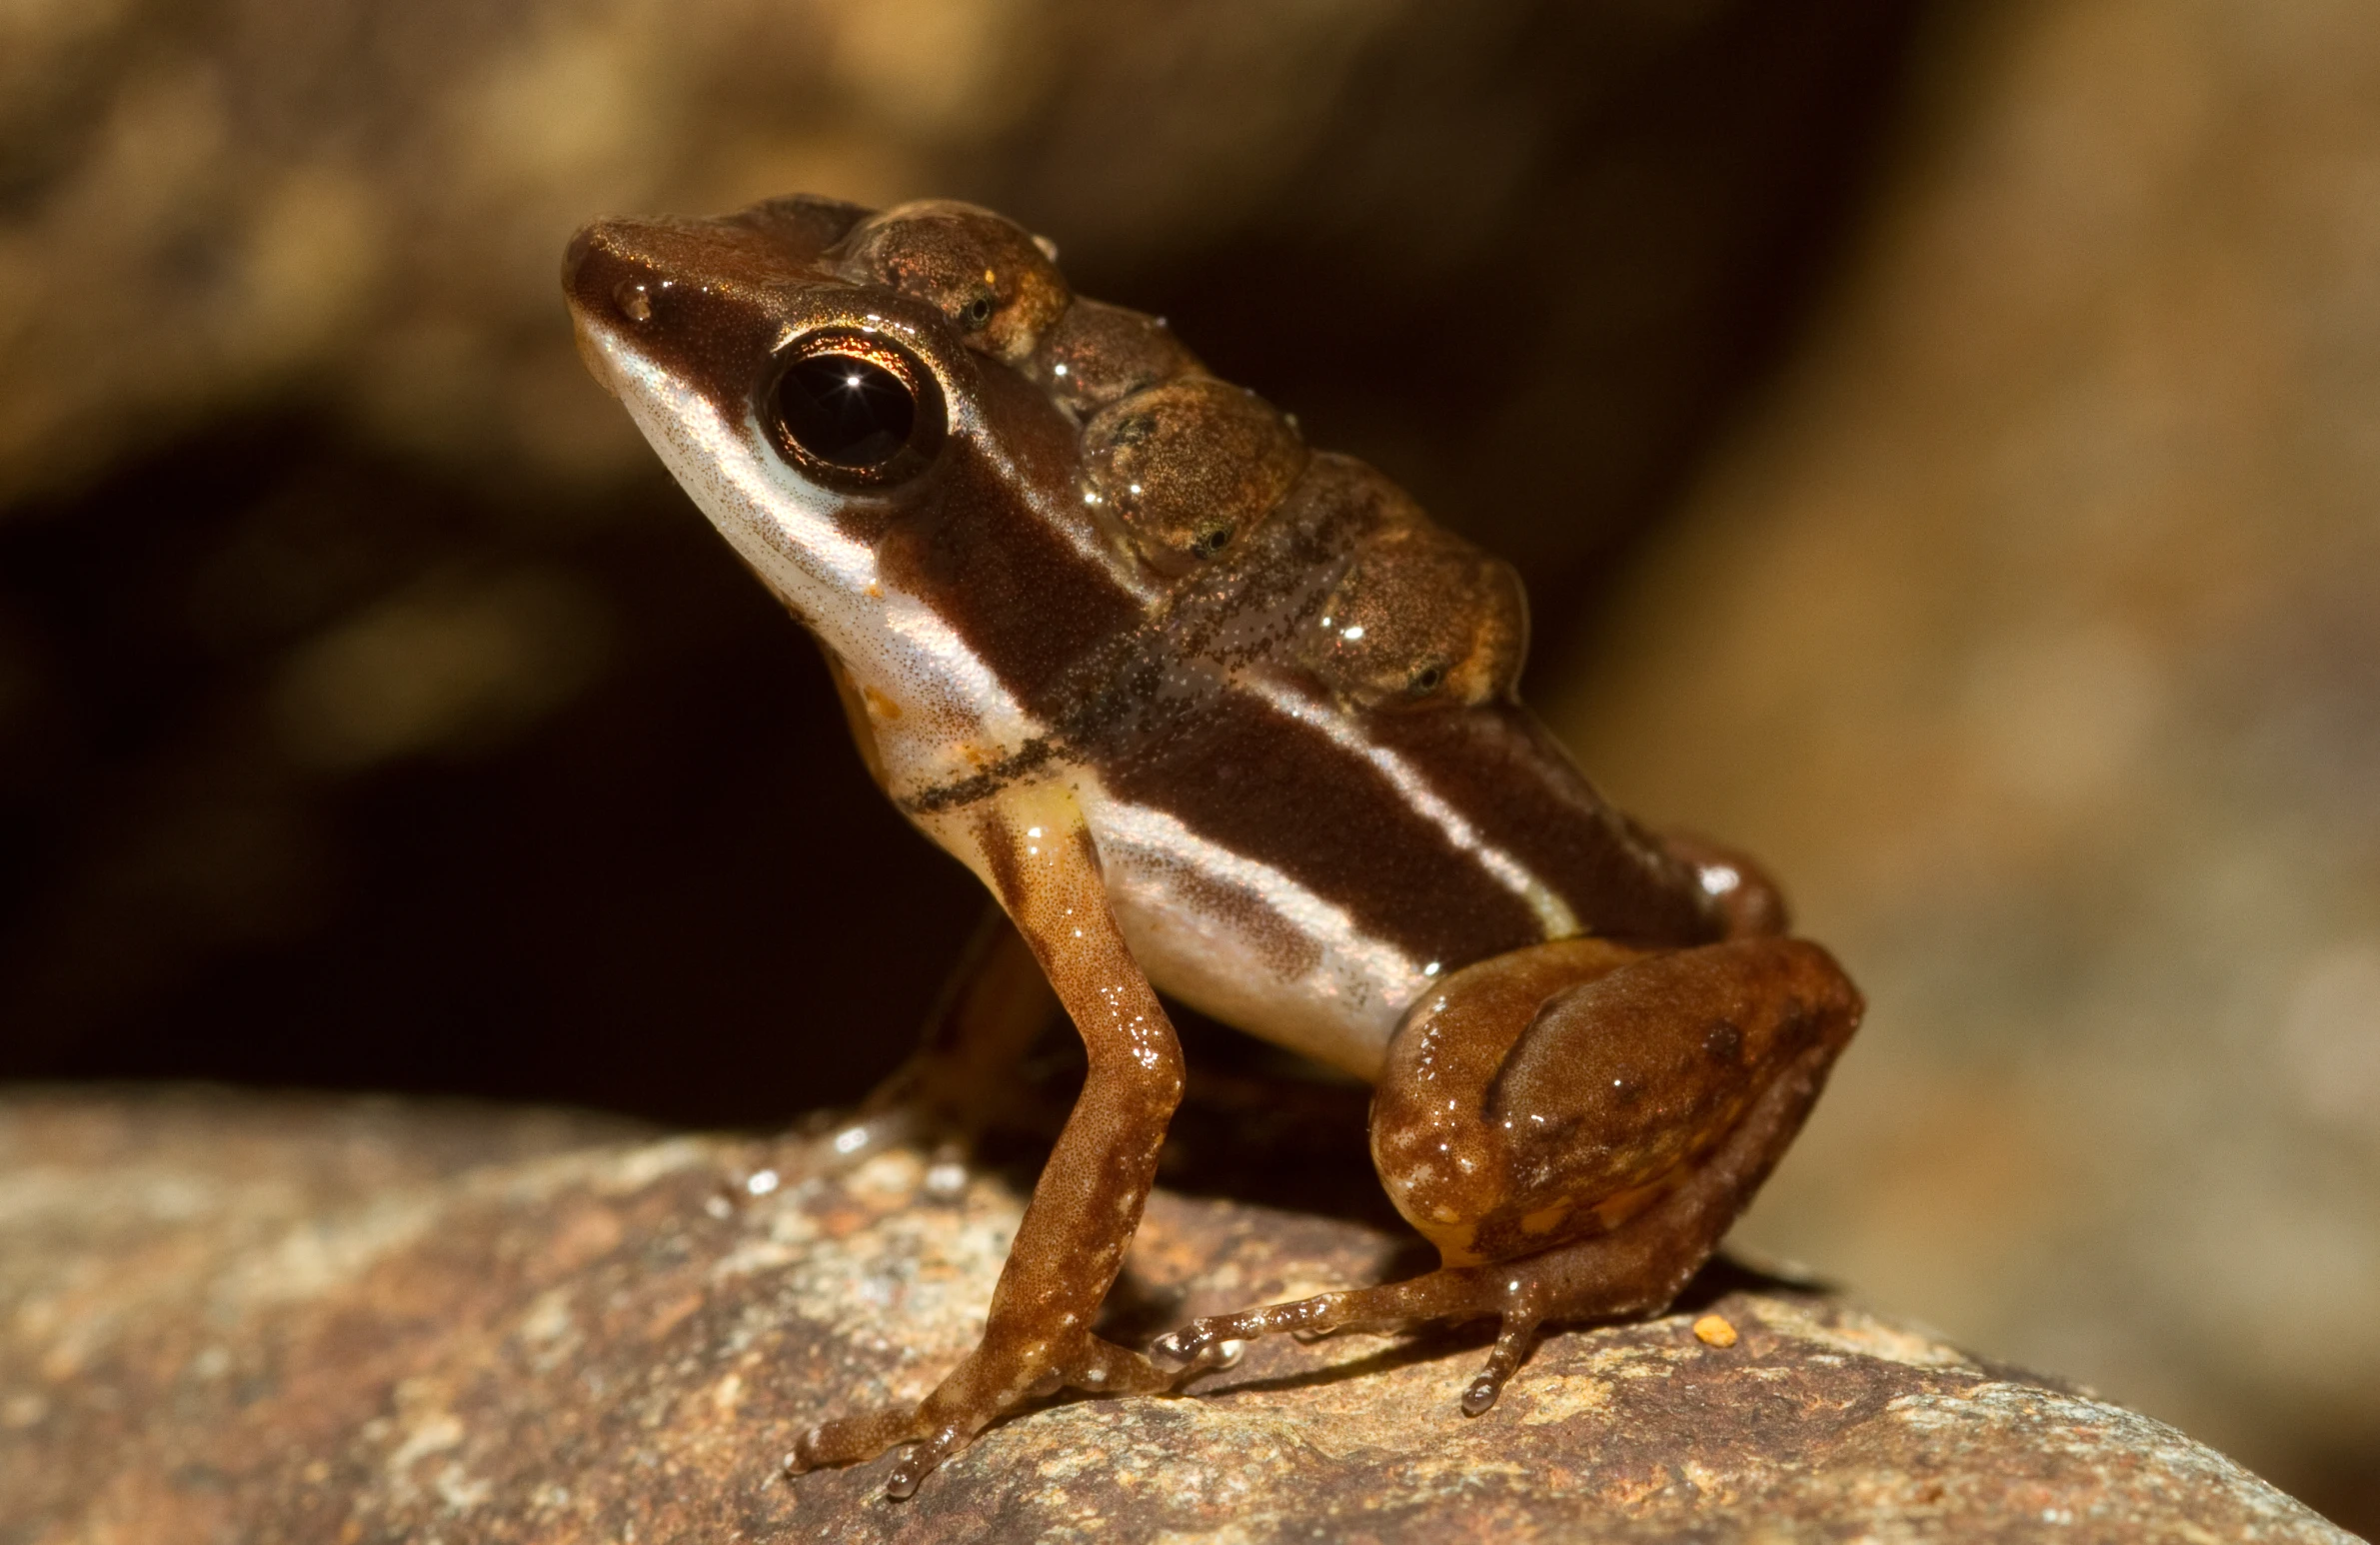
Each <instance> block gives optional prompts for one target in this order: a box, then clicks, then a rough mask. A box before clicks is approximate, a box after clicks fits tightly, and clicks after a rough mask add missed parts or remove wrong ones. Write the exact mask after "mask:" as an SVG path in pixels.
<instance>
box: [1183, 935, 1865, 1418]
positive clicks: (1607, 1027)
mask: <svg viewBox="0 0 2380 1545" xmlns="http://www.w3.org/2000/svg"><path fill="white" fill-rule="evenodd" d="M1861 1006H1862V1005H1861V1001H1860V997H1859V993H1858V990H1857V989H1856V988H1854V987H1853V986H1852V985H1851V983H1850V980H1849V979H1848V978H1847V977H1845V976H1844V975H1843V973H1842V970H1841V968H1840V967H1839V966H1837V965H1836V964H1835V962H1834V960H1833V958H1832V957H1831V956H1829V955H1828V954H1827V953H1826V951H1825V950H1823V949H1821V948H1819V947H1818V946H1817V945H1815V944H1812V943H1809V942H1807V941H1806V940H1802V939H1790V938H1780V937H1775V936H1756V937H1739V938H1733V939H1729V940H1727V941H1725V942H1721V943H1716V944H1709V945H1704V946H1701V947H1698V948H1687V949H1675V950H1666V951H1661V952H1656V953H1644V952H1639V951H1635V950H1630V949H1627V948H1624V947H1621V946H1619V945H1615V944H1610V943H1606V942H1603V941H1601V940H1597V939H1568V940H1563V941H1561V942H1558V943H1551V944H1541V945H1537V946H1535V947H1532V948H1527V949H1520V950H1515V951H1513V952H1512V953H1510V954H1505V955H1499V956H1496V957H1494V958H1492V959H1489V960H1485V961H1482V962H1480V963H1478V964H1476V965H1473V966H1470V967H1467V968H1466V969H1464V970H1461V971H1457V972H1455V973H1454V974H1453V975H1452V976H1450V977H1448V978H1447V980H1446V982H1445V984H1444V985H1443V986H1442V987H1440V988H1438V989H1437V990H1436V991H1434V992H1431V993H1430V994H1428V995H1427V996H1425V997H1423V998H1422V999H1421V1000H1420V1001H1419V1002H1418V1003H1416V1004H1415V1005H1414V1006H1413V1007H1412V1009H1411V1010H1409V1011H1408V1012H1407V1014H1406V1016H1405V1019H1404V1022H1403V1023H1402V1024H1400V1025H1399V1026H1398V1028H1397V1032H1396V1036H1395V1039H1394V1040H1393V1041H1391V1042H1390V1044H1389V1049H1388V1064H1387V1067H1386V1070H1385V1071H1384V1072H1383V1074H1382V1076H1381V1079H1380V1083H1379V1086H1378V1088H1377V1090H1376V1091H1375V1092H1374V1094H1373V1097H1372V1117H1371V1146H1372V1161H1373V1163H1374V1164H1375V1165H1376V1166H1377V1167H1378V1169H1379V1172H1380V1176H1381V1179H1382V1181H1383V1182H1384V1183H1385V1184H1386V1186H1387V1188H1388V1194H1389V1195H1390V1197H1391V1198H1392V1199H1393V1200H1394V1201H1395V1202H1396V1205H1397V1208H1398V1210H1400V1211H1401V1212H1403V1213H1404V1215H1405V1216H1406V1217H1407V1218H1408V1219H1410V1220H1411V1221H1412V1223H1413V1225H1414V1226H1415V1227H1416V1228H1418V1229H1419V1230H1420V1231H1421V1232H1422V1233H1423V1234H1424V1235H1425V1236H1427V1237H1428V1238H1429V1240H1430V1241H1431V1242H1432V1243H1434V1244H1435V1245H1437V1247H1438V1251H1439V1255H1440V1257H1441V1258H1442V1259H1443V1261H1444V1265H1443V1266H1441V1267H1440V1269H1438V1270H1436V1271H1433V1272H1430V1273H1428V1274H1426V1275H1424V1276H1420V1277H1415V1278H1412V1279H1410V1280H1408V1281H1404V1282H1395V1283H1390V1284H1388V1285H1386V1286H1383V1287H1376V1288H1365V1289H1356V1290H1352V1291H1346V1292H1337V1293H1324V1294H1322V1295H1320V1296H1319V1297H1315V1298H1308V1299H1304V1300H1302V1301H1300V1302H1296V1303H1287V1304H1276V1305H1272V1306H1270V1307H1267V1308H1261V1309H1251V1310H1247V1311H1245V1312H1243V1313H1239V1314H1228V1315H1220V1316H1216V1317H1213V1318H1209V1319H1202V1320H1197V1321H1194V1322H1192V1323H1191V1324H1190V1325H1187V1326H1185V1327H1183V1328H1182V1329H1181V1330H1178V1331H1176V1332H1174V1333H1173V1334H1172V1335H1170V1336H1167V1337H1165V1338H1163V1339H1161V1340H1160V1341H1159V1342H1158V1343H1157V1348H1156V1350H1157V1351H1158V1352H1160V1353H1161V1354H1162V1355H1166V1356H1171V1357H1179V1358H1186V1359H1190V1360H1191V1361H1192V1362H1193V1363H1195V1362H1197V1361H1199V1360H1201V1359H1203V1358H1204V1357H1206V1356H1207V1355H1208V1354H1209V1353H1211V1351H1212V1350H1213V1349H1214V1348H1216V1347H1218V1346H1220V1344H1221V1343H1223V1342H1225V1341H1230V1340H1245V1339H1248V1338H1251V1337H1254V1336H1260V1335H1267V1334H1271V1333H1274V1332H1278V1331H1283V1330H1292V1331H1306V1332H1314V1333H1319V1332H1323V1331H1330V1330H1350V1329H1363V1330H1389V1329H1398V1328H1402V1327H1405V1326H1409V1325H1413V1324H1417V1323H1419V1322H1421V1321H1424V1320H1432V1319H1464V1318H1477V1317H1481V1316H1486V1315H1494V1316H1496V1317H1497V1318H1498V1319H1499V1320H1500V1322H1501V1324H1500V1328H1499V1333H1498V1335H1497V1337H1496V1342H1495V1347H1494V1350H1493V1351H1492V1352H1490V1353H1489V1355H1488V1360H1487V1366H1486V1368H1485V1369H1484V1370H1483V1371H1482V1372H1481V1373H1480V1374H1479V1375H1478V1377H1477V1378H1475V1379H1474V1380H1473V1381H1472V1382H1471V1384H1470V1385H1469V1387H1468V1388H1467V1389H1466V1390H1465V1391H1464V1393H1463V1397H1462V1408H1463V1410H1464V1411H1466V1412H1468V1413H1470V1414H1472V1415H1477V1414H1478V1413H1479V1412H1482V1411H1484V1410H1486V1409H1487V1408H1488V1407H1489V1406H1491V1405H1493V1404H1494V1403H1495V1398H1496V1395H1497V1392H1498V1391H1499V1390H1500V1389H1501V1388H1502V1386H1503V1383H1504V1381H1505V1379H1507V1378H1509V1377H1510V1376H1511V1374H1512V1372H1513V1370H1514V1369H1516V1368H1517V1367H1518V1366H1519V1365H1520V1363H1521V1361H1522V1359H1523V1358H1525V1357H1526V1356H1527V1355H1528V1349H1529V1346H1530V1344H1531V1342H1532V1341H1533V1340H1534V1338H1535V1335H1536V1331H1537V1327H1538V1326H1539V1325H1540V1324H1543V1323H1545V1322H1548V1321H1554V1320H1565V1319H1593V1318H1603V1317H1608V1316H1616V1315H1630V1314H1644V1313H1654V1312H1658V1311H1659V1310H1660V1309H1662V1308H1665V1307H1667V1305H1668V1303H1669V1301H1670V1300H1671V1299H1672V1298H1674V1297H1675V1296H1676V1295H1677V1293H1678V1290H1679V1289H1681V1288H1682V1287H1684V1286H1685V1284H1686V1281H1687V1279H1688V1278H1689V1277H1691V1276H1692V1275H1693V1274H1694V1271H1695V1269H1696V1268H1697V1267H1699V1266H1700V1265H1701V1264H1702V1262H1703V1260H1704V1259H1705V1258H1706V1257H1708V1255H1709V1254H1710V1252H1711V1251H1712V1250H1713V1249H1715V1248H1716V1247H1717V1245H1718V1242H1719V1240H1720V1238H1721V1237H1722V1236H1723V1235H1724V1234H1725V1233H1726V1231H1727V1228H1728V1225H1729V1224H1731V1223H1732V1222H1733V1221H1734V1220H1735V1217H1736V1215H1737V1214H1738V1213H1739V1212H1741V1211H1742V1210H1743V1208H1744V1206H1745V1204H1747V1203H1748V1202H1749V1201H1750V1200H1751V1198H1752V1194H1753V1192H1755V1191H1756V1190H1758V1189H1759V1186H1760V1182H1761V1181H1762V1180H1764V1179H1765V1178H1767V1175H1768V1171H1769V1169H1770V1168H1771V1167H1772V1166H1773V1165H1774V1164H1775V1163H1776V1160H1777V1158H1778V1156H1779V1155H1781V1154H1782V1153H1783V1152H1784V1150H1785V1146H1786V1144H1787V1143H1788V1142H1790V1141H1791V1140H1792V1138H1793V1134H1794V1133H1795V1132H1796V1131H1797V1130H1798V1129H1799V1128H1800V1126H1801V1122H1802V1118H1803V1117H1804V1116H1805V1115H1806V1114H1807V1113H1808V1111H1809V1108H1810V1104H1811V1102H1812V1101H1813V1100H1815V1099H1816V1098H1817V1095H1818V1090H1819V1087H1820V1085H1821V1084H1822V1083H1823V1082H1824V1081H1825V1077H1826V1072H1827V1069H1828V1067H1829V1066H1830V1065H1831V1064H1832V1063H1833V1061H1834V1058H1835V1056H1836V1054H1837V1053H1838V1052H1840V1051H1841V1050H1842V1048H1843V1045H1844V1043H1845V1042H1846V1041H1848V1040H1849V1039H1850V1036H1851V1032H1852V1031H1853V1029H1854V1028H1856V1027H1857V1025H1858V1022H1859V1014H1860V1009H1861Z"/></svg>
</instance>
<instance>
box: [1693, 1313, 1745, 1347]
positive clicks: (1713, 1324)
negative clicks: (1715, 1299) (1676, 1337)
mask: <svg viewBox="0 0 2380 1545" xmlns="http://www.w3.org/2000/svg"><path fill="white" fill-rule="evenodd" d="M1694 1339H1695V1340H1697V1341H1699V1342H1701V1343H1702V1344H1703V1345H1705V1346H1733V1345H1734V1344H1735V1327H1734V1326H1733V1325H1730V1324H1728V1323H1727V1322H1726V1321H1725V1320H1723V1319H1721V1318H1719V1317H1718V1316H1717V1315H1715V1314H1705V1315H1703V1316H1702V1317H1701V1318H1700V1319H1698V1320H1696V1321H1694Z"/></svg>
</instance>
